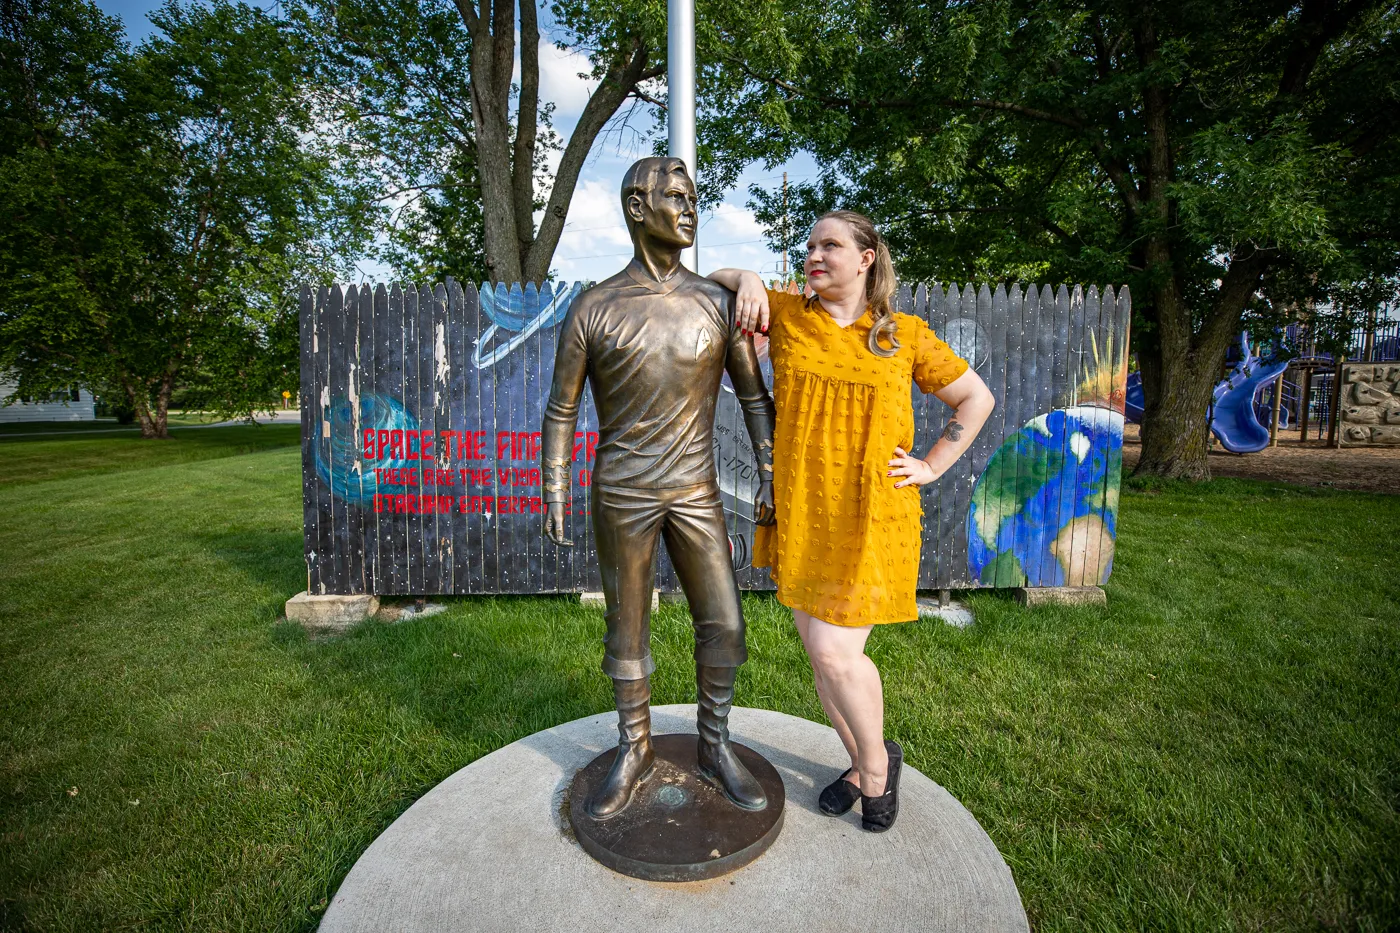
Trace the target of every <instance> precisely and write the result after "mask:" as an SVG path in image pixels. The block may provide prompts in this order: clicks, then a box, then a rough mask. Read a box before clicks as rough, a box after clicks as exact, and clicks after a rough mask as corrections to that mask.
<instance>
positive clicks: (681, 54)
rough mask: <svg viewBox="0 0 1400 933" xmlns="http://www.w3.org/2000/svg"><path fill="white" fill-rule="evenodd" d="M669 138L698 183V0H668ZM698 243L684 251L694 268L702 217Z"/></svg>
mask: <svg viewBox="0 0 1400 933" xmlns="http://www.w3.org/2000/svg"><path fill="white" fill-rule="evenodd" d="M666 57H667V66H666V87H667V95H666V96H667V105H666V106H667V113H666V126H667V131H668V133H667V141H668V147H669V148H668V152H669V154H670V155H671V157H672V158H677V159H683V160H685V167H686V171H688V172H689V173H690V177H691V178H692V179H693V180H695V182H696V183H697V184H699V166H698V165H697V163H696V159H695V0H666ZM696 227H697V229H696V233H695V246H693V247H691V248H690V249H688V250H685V251H683V252H682V254H681V262H682V263H684V264H685V267H686V268H687V269H690V270H691V271H692V272H695V271H698V267H699V260H700V231H699V229H698V227H699V218H698V217H697V218H696Z"/></svg>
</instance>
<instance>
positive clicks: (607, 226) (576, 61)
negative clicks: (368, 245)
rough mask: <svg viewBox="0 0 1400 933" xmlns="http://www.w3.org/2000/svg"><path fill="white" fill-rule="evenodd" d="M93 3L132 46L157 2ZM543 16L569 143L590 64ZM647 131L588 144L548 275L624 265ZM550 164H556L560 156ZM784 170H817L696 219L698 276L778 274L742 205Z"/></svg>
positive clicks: (806, 164)
mask: <svg viewBox="0 0 1400 933" xmlns="http://www.w3.org/2000/svg"><path fill="white" fill-rule="evenodd" d="M97 2H98V5H99V6H100V7H101V8H102V9H103V10H105V11H106V12H107V13H109V14H112V15H116V16H120V17H121V19H122V21H123V23H124V24H125V26H126V31H127V36H128V37H129V38H130V39H131V40H132V41H140V40H141V39H143V38H145V37H146V36H147V35H149V34H150V33H151V31H152V30H153V27H152V26H151V23H150V20H149V19H147V16H146V14H147V13H148V12H149V11H151V10H153V9H155V8H157V7H158V6H159V3H156V2H150V0H97ZM541 14H542V15H541V28H542V31H544V32H546V35H545V37H544V41H543V42H542V43H541V48H540V96H541V98H542V99H544V100H550V101H553V102H554V104H555V105H556V110H555V115H554V127H555V130H556V131H557V132H558V133H559V134H560V136H561V137H563V138H564V139H567V138H568V137H569V134H570V133H572V131H573V128H574V123H575V122H576V121H577V120H578V116H579V114H580V113H581V112H582V110H583V106H584V104H585V103H586V102H587V101H588V94H589V93H590V91H591V82H589V81H586V80H584V79H582V78H580V77H579V73H580V72H587V71H588V70H589V68H588V61H587V59H586V58H585V57H584V56H582V55H579V54H577V53H573V52H569V51H561V50H560V49H558V48H556V47H555V46H554V44H553V42H552V41H551V40H552V38H553V37H552V36H550V35H549V34H548V33H549V31H550V26H549V24H548V11H547V9H544V10H541ZM517 67H518V62H517ZM653 124H654V120H653V119H652V116H651V114H650V113H649V112H644V111H643V110H642V109H641V108H640V107H639V108H638V109H637V110H636V111H635V113H634V114H633V116H632V120H631V128H630V129H629V128H626V127H622V126H620V125H618V124H617V121H615V122H614V125H613V126H612V127H611V129H612V130H613V132H605V133H603V134H601V135H600V136H599V138H598V139H597V140H596V141H595V142H594V144H593V150H592V152H590V154H589V157H588V161H587V163H585V165H584V168H583V171H582V173H581V175H580V176H579V181H578V186H577V187H576V188H575V191H574V197H573V201H572V203H571V205H570V208H569V219H568V221H567V223H566V225H565V228H564V235H563V237H562V238H561V239H560V242H559V248H558V250H556V251H555V254H554V265H553V270H554V272H555V273H556V275H557V277H558V278H559V279H560V280H561V281H578V280H594V281H598V280H601V279H604V278H607V277H608V276H609V275H612V274H613V273H614V272H616V271H617V270H618V269H620V268H622V266H624V265H625V264H626V263H627V260H628V258H629V257H630V256H631V252H632V251H631V243H630V241H629V240H628V237H627V228H626V225H625V224H624V223H623V220H622V207H621V204H620V203H619V199H618V184H619V182H620V180H621V178H622V173H623V171H624V170H625V169H626V168H627V166H628V165H630V164H631V163H632V162H633V161H634V160H635V159H637V158H640V157H641V156H644V155H650V154H651V148H652V140H651V139H650V138H647V137H646V136H645V135H644V133H645V132H646V131H649V130H650V129H651V128H652V126H653ZM554 157H555V158H556V159H557V158H558V153H555V154H554ZM784 171H787V172H788V179H789V181H792V182H797V181H805V180H809V179H812V178H814V177H815V175H816V172H817V166H816V163H815V162H814V161H813V160H812V159H811V158H809V157H807V156H806V155H805V154H803V155H800V156H798V157H797V158H795V159H793V160H792V161H791V162H789V163H787V164H785V165H779V166H775V167H774V168H773V169H765V168H764V167H763V166H762V165H752V166H750V167H749V168H748V170H746V171H745V172H744V174H743V176H742V177H741V178H740V180H739V184H738V186H737V187H736V188H735V190H734V191H731V192H730V193H729V194H728V195H727V196H726V197H725V199H724V201H723V202H722V203H721V204H719V205H718V206H717V207H716V208H715V210H713V211H708V212H705V213H704V214H702V216H701V218H700V232H699V237H698V238H699V243H700V263H699V265H700V272H702V273H705V272H710V271H712V270H714V269H719V268H723V267H725V266H737V267H739V268H745V269H754V270H756V271H758V272H759V273H760V274H763V275H764V277H765V278H768V277H771V276H774V275H776V272H777V269H778V263H779V261H780V257H779V256H778V255H777V254H776V253H773V252H771V251H770V250H769V249H768V247H767V245H766V244H765V243H764V241H763V230H762V228H761V227H760V226H759V224H758V222H757V221H756V220H754V217H753V212H752V211H750V210H749V209H748V208H747V207H746V206H745V201H747V200H748V189H749V185H750V184H759V185H762V186H764V187H776V186H777V185H778V184H780V183H781V181H782V174H783V172H784ZM358 271H359V273H360V277H361V278H363V279H374V280H384V279H385V278H387V270H386V269H384V268H383V267H381V266H379V265H378V264H376V263H361V265H360V267H359V270H358Z"/></svg>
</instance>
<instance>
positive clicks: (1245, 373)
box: [1210, 356, 1288, 454]
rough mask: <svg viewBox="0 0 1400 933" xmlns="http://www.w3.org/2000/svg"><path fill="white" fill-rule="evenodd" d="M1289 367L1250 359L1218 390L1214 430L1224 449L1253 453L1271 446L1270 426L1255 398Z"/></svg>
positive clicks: (1213, 408)
mask: <svg viewBox="0 0 1400 933" xmlns="http://www.w3.org/2000/svg"><path fill="white" fill-rule="evenodd" d="M1287 368H1288V360H1276V361H1274V362H1272V363H1265V362H1263V361H1261V360H1260V359H1259V357H1257V356H1255V357H1246V358H1245V360H1244V361H1243V362H1242V363H1240V364H1239V365H1237V366H1236V367H1235V371H1234V372H1232V373H1231V374H1230V378H1229V379H1226V380H1225V381H1223V382H1221V383H1220V384H1219V385H1217V386H1216V387H1215V402H1214V404H1213V405H1212V406H1211V417H1210V429H1211V431H1212V432H1213V433H1214V434H1215V436H1216V438H1217V439H1218V440H1219V441H1220V446H1221V447H1224V448H1225V449H1226V450H1228V451H1230V453H1232V454H1253V453H1258V452H1259V451H1261V450H1263V449H1264V448H1265V447H1268V446H1269V427H1268V425H1265V424H1261V423H1260V421H1259V416H1258V414H1257V413H1256V412H1255V410H1254V399H1255V396H1257V395H1258V394H1259V393H1260V392H1262V391H1263V389H1264V387H1265V386H1267V385H1269V384H1270V383H1272V382H1273V381H1274V380H1275V379H1277V378H1278V377H1279V375H1280V374H1281V373H1282V372H1283V371H1284V370H1285V369H1287Z"/></svg>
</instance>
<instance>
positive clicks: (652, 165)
mask: <svg viewBox="0 0 1400 933" xmlns="http://www.w3.org/2000/svg"><path fill="white" fill-rule="evenodd" d="M667 175H683V176H685V177H686V178H689V177H690V173H689V172H687V171H686V169H685V160H684V159H677V158H675V157H673V156H648V157H647V158H645V159H638V160H637V161H635V162H633V163H632V166H631V168H629V169H627V173H626V174H624V175H623V176H622V217H623V219H624V220H626V221H627V229H628V230H631V229H632V225H633V223H634V221H633V220H632V218H631V217H629V216H628V214H627V199H628V198H630V197H632V195H634V194H639V195H641V196H642V197H643V198H645V197H646V195H647V194H648V193H649V192H650V191H651V190H652V189H653V188H655V187H656V185H657V183H658V182H659V181H660V180H661V179H662V178H664V177H665V176H667Z"/></svg>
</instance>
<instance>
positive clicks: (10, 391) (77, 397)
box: [0, 378, 97, 424]
mask: <svg viewBox="0 0 1400 933" xmlns="http://www.w3.org/2000/svg"><path fill="white" fill-rule="evenodd" d="M14 393H15V384H14V382H12V381H11V380H9V379H5V378H0V403H3V402H8V401H9V400H10V397H11V396H12V395H14ZM96 417H97V416H96V415H95V414H94V413H93V404H92V393H91V392H89V391H88V390H87V389H73V390H72V391H69V392H58V393H55V394H54V395H52V396H50V397H49V398H47V399H21V400H20V401H17V402H15V403H14V404H13V405H5V404H0V424H6V423H13V422H16V421H93V420H95V419H96Z"/></svg>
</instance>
